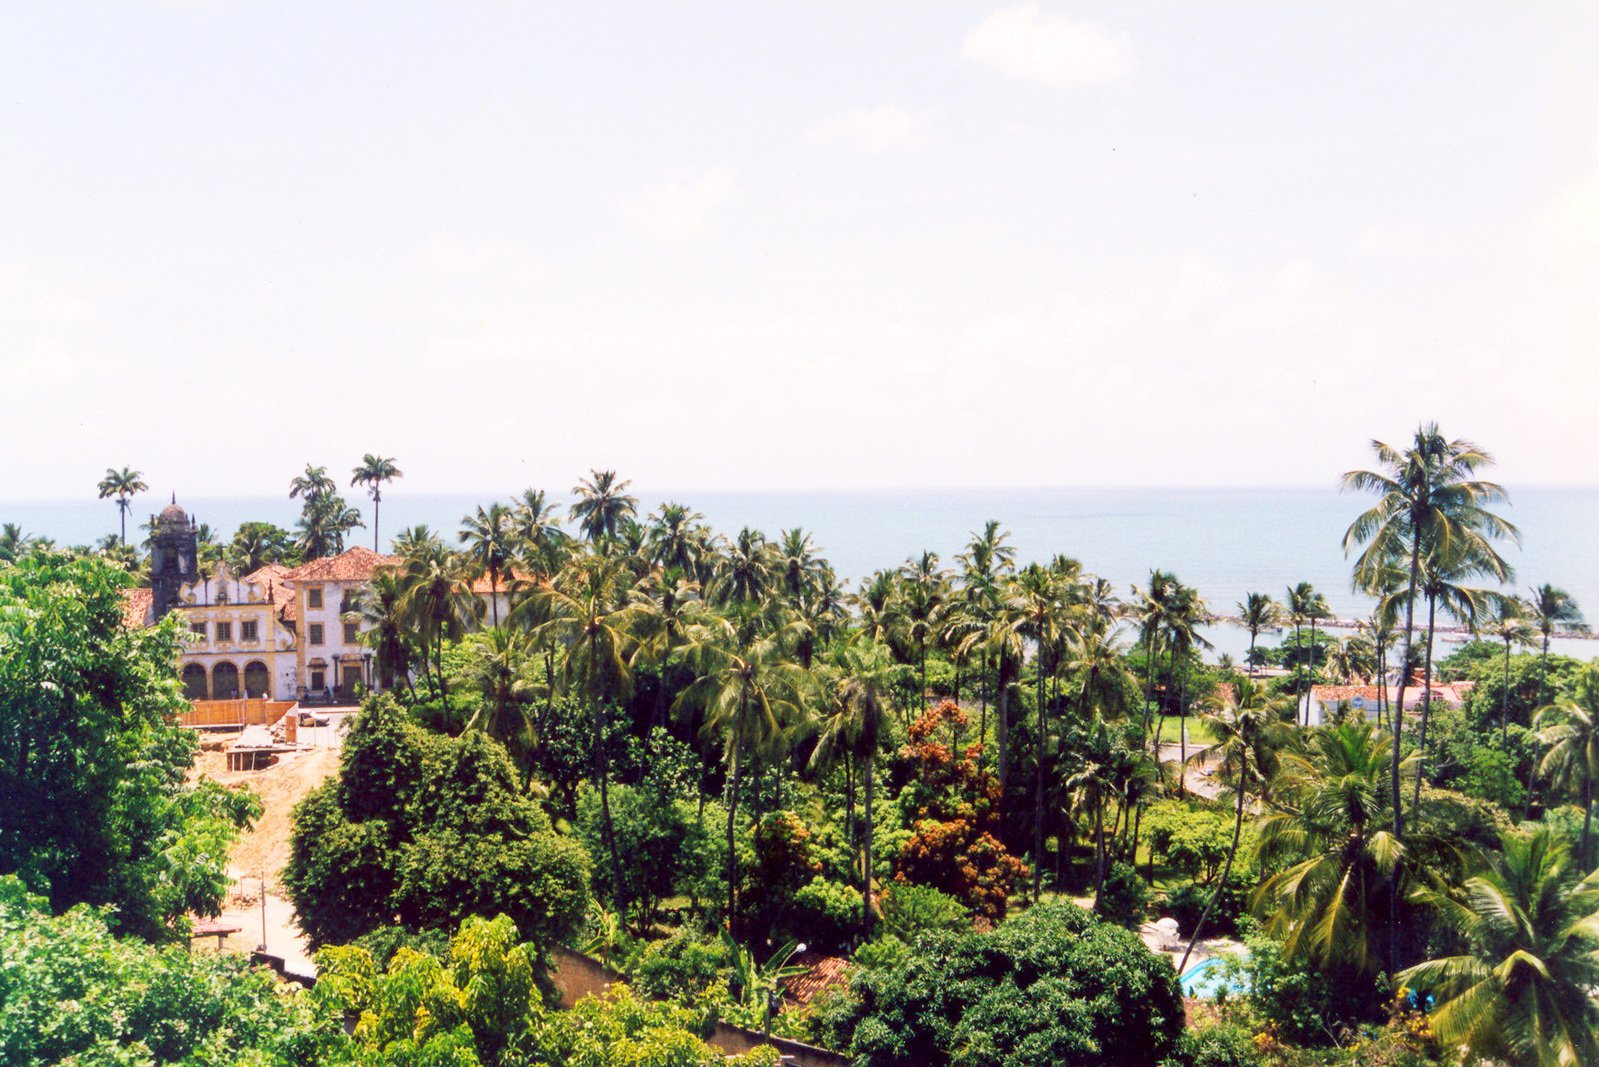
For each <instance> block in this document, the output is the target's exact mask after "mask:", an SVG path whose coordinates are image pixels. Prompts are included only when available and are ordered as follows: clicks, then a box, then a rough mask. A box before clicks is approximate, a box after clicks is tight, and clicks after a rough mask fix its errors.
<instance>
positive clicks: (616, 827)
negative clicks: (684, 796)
mask: <svg viewBox="0 0 1599 1067" xmlns="http://www.w3.org/2000/svg"><path fill="white" fill-rule="evenodd" d="M608 792H609V794H610V800H611V827H612V830H613V832H614V833H615V834H616V848H617V852H618V853H619V854H620V855H621V856H623V857H625V859H624V862H623V864H622V883H623V884H622V888H623V890H624V891H625V894H626V897H627V902H628V905H629V907H630V908H631V909H632V914H633V917H634V919H635V920H636V926H637V928H638V929H640V930H643V929H647V928H648V927H649V925H650V924H651V923H652V922H653V921H654V919H655V915H656V911H657V909H658V907H659V905H660V902H661V900H662V898H664V897H668V896H671V895H672V893H673V891H674V890H675V889H676V886H677V883H678V877H679V873H680V870H681V868H682V865H683V860H684V856H685V852H684V845H685V843H686V841H687V839H688V835H689V830H690V823H691V821H692V819H693V808H692V807H689V808H688V809H687V810H686V811H685V810H684V808H685V806H684V805H681V804H679V803H678V802H676V801H673V800H672V799H670V798H669V797H666V796H663V795H661V794H659V793H655V792H653V791H651V790H650V789H648V788H647V787H643V786H627V785H613V786H611V787H610V789H609V790H608ZM577 837H578V840H580V841H582V842H583V844H584V846H585V847H586V848H587V849H588V852H589V855H590V856H592V857H600V858H601V859H602V860H603V862H599V863H595V864H594V882H595V889H596V890H597V891H598V892H599V893H600V894H601V895H602V896H603V897H604V898H605V899H606V900H607V901H609V902H610V903H611V904H613V905H614V904H615V903H616V893H615V891H614V888H613V886H612V885H611V881H612V870H611V864H610V862H609V860H608V859H606V858H605V857H606V856H607V852H606V846H605V835H604V820H603V818H602V812H601V808H600V793H599V790H598V789H584V790H583V791H582V793H581V794H580V796H579V799H578V805H577Z"/></svg>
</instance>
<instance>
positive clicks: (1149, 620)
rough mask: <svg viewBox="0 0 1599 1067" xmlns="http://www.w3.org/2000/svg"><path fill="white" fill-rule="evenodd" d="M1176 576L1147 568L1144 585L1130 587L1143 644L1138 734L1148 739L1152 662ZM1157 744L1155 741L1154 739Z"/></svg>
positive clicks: (1160, 643)
mask: <svg viewBox="0 0 1599 1067" xmlns="http://www.w3.org/2000/svg"><path fill="white" fill-rule="evenodd" d="M1177 585H1178V582H1177V579H1176V578H1175V577H1174V576H1172V575H1171V574H1168V573H1167V572H1165V571H1162V570H1153V571H1150V572H1149V585H1148V587H1147V588H1145V589H1139V588H1138V587H1137V586H1134V587H1133V596H1134V598H1135V604H1134V607H1133V614H1134V617H1135V618H1137V619H1138V638H1139V640H1140V641H1142V642H1143V645H1144V715H1143V722H1142V725H1141V726H1140V736H1141V737H1142V739H1143V743H1144V744H1146V745H1147V744H1148V743H1149V725H1150V721H1151V714H1152V709H1151V705H1150V700H1151V698H1152V697H1153V695H1154V690H1155V666H1156V662H1157V661H1158V659H1159V657H1160V652H1161V649H1162V647H1163V645H1164V643H1165V641H1166V636H1167V630H1168V623H1169V622H1170V615H1171V610H1172V594H1173V592H1174V591H1175V589H1176V587H1177ZM1157 744H1158V742H1157Z"/></svg>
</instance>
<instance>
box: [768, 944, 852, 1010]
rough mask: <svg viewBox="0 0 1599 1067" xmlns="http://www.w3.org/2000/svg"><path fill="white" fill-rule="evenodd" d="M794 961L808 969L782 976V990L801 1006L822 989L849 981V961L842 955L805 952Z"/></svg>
mask: <svg viewBox="0 0 1599 1067" xmlns="http://www.w3.org/2000/svg"><path fill="white" fill-rule="evenodd" d="M795 962H796V963H798V964H800V965H801V966H807V965H808V966H809V967H810V970H808V971H806V972H805V973H804V974H796V975H793V976H791V977H789V978H784V979H783V980H782V982H783V990H784V992H786V993H787V994H788V996H789V998H790V999H792V1000H793V1001H794V1002H795V1003H797V1004H799V1005H801V1006H804V1005H806V1004H809V1003H810V1002H811V1000H812V999H813V998H814V997H815V996H816V994H818V993H820V992H821V991H822V990H824V989H827V988H829V987H831V986H841V985H844V984H845V983H846V982H848V981H849V967H850V962H849V960H847V959H844V958H843V957H842V956H819V955H816V954H814V953H809V952H807V953H805V954H804V955H803V956H801V957H798V958H797V959H796V961H795Z"/></svg>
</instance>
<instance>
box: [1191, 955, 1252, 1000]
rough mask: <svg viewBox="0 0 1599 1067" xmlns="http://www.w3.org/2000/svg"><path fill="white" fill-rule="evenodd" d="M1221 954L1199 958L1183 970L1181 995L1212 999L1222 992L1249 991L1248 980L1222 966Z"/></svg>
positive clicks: (1236, 992) (1229, 993)
mask: <svg viewBox="0 0 1599 1067" xmlns="http://www.w3.org/2000/svg"><path fill="white" fill-rule="evenodd" d="M1223 959H1224V957H1221V956H1212V957H1211V958H1210V959H1208V960H1201V961H1200V962H1198V963H1196V964H1194V965H1193V966H1192V967H1190V968H1188V970H1186V971H1184V972H1183V975H1182V978H1181V982H1182V986H1183V996H1185V997H1198V998H1199V999H1201V1000H1214V999H1215V998H1216V997H1218V996H1219V995H1221V994H1222V993H1223V992H1225V993H1227V994H1228V995H1234V994H1238V993H1247V992H1249V980H1248V978H1246V977H1245V976H1243V975H1241V974H1229V973H1228V972H1227V969H1226V968H1225V967H1223Z"/></svg>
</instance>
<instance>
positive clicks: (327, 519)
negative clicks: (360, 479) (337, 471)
mask: <svg viewBox="0 0 1599 1067" xmlns="http://www.w3.org/2000/svg"><path fill="white" fill-rule="evenodd" d="M330 484H331V483H330ZM365 525H366V524H365V523H363V522H362V521H361V513H360V512H359V511H357V510H356V509H355V508H352V507H350V506H349V505H348V504H346V503H345V502H344V498H343V497H340V496H337V495H335V494H334V493H332V492H331V491H329V492H328V493H324V494H317V495H315V496H309V497H307V498H306V501H305V506H304V507H303V508H302V509H301V512H300V519H299V521H298V522H297V523H295V528H296V529H297V530H299V531H300V534H299V536H298V537H297V538H296V539H295V542H294V543H295V545H296V546H297V547H298V548H299V550H300V552H301V554H302V555H303V556H304V557H305V558H306V559H308V560H310V559H322V558H324V557H326V556H336V555H338V554H339V553H340V552H343V551H344V538H345V536H346V535H347V534H349V532H350V531H351V530H353V529H355V528H356V527H357V526H365Z"/></svg>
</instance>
